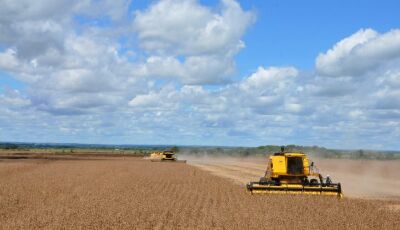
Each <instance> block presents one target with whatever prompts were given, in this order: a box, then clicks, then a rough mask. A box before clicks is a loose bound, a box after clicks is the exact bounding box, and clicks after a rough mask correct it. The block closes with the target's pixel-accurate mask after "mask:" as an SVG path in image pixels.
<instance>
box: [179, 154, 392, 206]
mask: <svg viewBox="0 0 400 230" xmlns="http://www.w3.org/2000/svg"><path fill="white" fill-rule="evenodd" d="M186 158H187V159H189V162H190V164H192V165H194V166H196V167H199V168H201V169H203V170H206V171H209V172H211V173H213V174H215V175H218V176H221V177H225V178H228V179H230V180H231V181H232V182H234V183H236V184H238V185H243V184H246V183H247V182H249V181H258V180H259V178H260V177H261V176H262V175H264V173H265V169H266V165H267V157H253V158H251V157H249V158H234V157H230V158H229V157H213V158H208V157H191V156H186ZM312 160H313V161H314V162H315V163H316V165H317V167H318V169H319V171H320V172H321V173H322V174H323V175H324V176H326V175H329V176H330V177H331V178H332V179H333V180H334V181H335V182H340V183H341V184H342V185H343V191H344V194H345V196H346V197H352V198H368V199H396V200H400V178H399V176H398V172H399V171H400V160H385V161H383V160H348V159H321V158H315V159H312Z"/></svg>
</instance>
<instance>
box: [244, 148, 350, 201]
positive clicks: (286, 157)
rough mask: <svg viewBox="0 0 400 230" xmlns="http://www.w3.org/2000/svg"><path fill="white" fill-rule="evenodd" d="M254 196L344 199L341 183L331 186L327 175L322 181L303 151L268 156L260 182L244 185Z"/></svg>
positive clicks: (282, 152)
mask: <svg viewBox="0 0 400 230" xmlns="http://www.w3.org/2000/svg"><path fill="white" fill-rule="evenodd" d="M247 190H248V191H249V192H251V193H252V194H253V193H267V194H268V193H272V194H274V193H275V194H310V195H332V196H337V197H339V198H342V197H343V193H342V187H341V185H340V183H332V181H331V179H330V178H329V176H327V177H326V178H323V177H322V175H321V174H320V173H319V172H318V170H317V168H316V167H315V166H314V162H311V163H310V161H309V159H308V157H307V155H306V154H304V153H302V152H284V149H283V148H282V151H281V152H280V153H275V154H273V155H272V156H270V157H269V162H268V165H267V170H266V172H265V175H264V176H263V177H261V178H260V181H259V182H250V183H248V184H247Z"/></svg>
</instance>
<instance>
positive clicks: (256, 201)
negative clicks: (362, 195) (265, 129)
mask: <svg viewBox="0 0 400 230" xmlns="http://www.w3.org/2000/svg"><path fill="white" fill-rule="evenodd" d="M243 173H246V172H243ZM247 173H248V172H247ZM0 178H1V179H0V229H288V228H296V229H306V228H307V229H342V228H344V229H399V226H400V218H399V217H400V210H399V209H398V208H397V207H398V205H399V204H400V202H399V201H396V200H363V199H350V198H346V199H342V200H339V199H336V198H332V197H318V196H284V195H273V196H262V195H249V194H248V193H246V191H245V189H244V186H243V185H241V184H238V183H233V182H232V180H231V179H228V178H224V177H220V176H217V175H214V174H212V173H210V172H208V171H204V170H202V169H200V168H198V167H194V166H191V165H188V164H181V163H162V162H156V163H153V162H149V161H146V160H143V159H140V158H134V157H126V158H123V157H118V158H116V157H114V158H112V159H111V158H91V159H82V160H74V159H69V160H63V159H58V160H41V159H31V160H0Z"/></svg>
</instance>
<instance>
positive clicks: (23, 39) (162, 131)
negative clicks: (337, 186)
mask: <svg viewBox="0 0 400 230" xmlns="http://www.w3.org/2000/svg"><path fill="white" fill-rule="evenodd" d="M0 5H1V6H2V7H1V8H0V141H3V142H8V141H16V142H42V143H43V142H45V143H55V142H57V143H93V144H95V143H97V144H167V145H218V146H260V145H270V144H274V145H284V144H297V145H320V146H325V147H329V148H339V149H387V150H400V141H399V140H400V100H399V98H400V14H399V13H398V9H400V3H399V2H398V1H377V0H371V1H361V0H358V1H357V0H353V1H343V0H335V1H317V0H308V1H288V0H286V1H285V0H279V1H278V0H247V1H244V0H243V1H239V0H236V1H235V0H161V1H145V0H132V1H130V0H81V1H78V0H59V1H52V0H37V1H28V0H21V1H10V0H0Z"/></svg>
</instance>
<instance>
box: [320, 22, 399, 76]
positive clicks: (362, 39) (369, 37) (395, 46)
mask: <svg viewBox="0 0 400 230" xmlns="http://www.w3.org/2000/svg"><path fill="white" fill-rule="evenodd" d="M399 58H400V30H398V29H395V30H391V31H389V32H387V33H384V34H379V33H378V32H376V31H374V30H372V29H365V30H359V31H358V32H356V33H355V34H353V35H351V36H350V37H347V38H345V39H343V40H342V41H340V42H338V43H337V44H336V45H335V46H334V47H333V48H332V49H330V50H328V51H327V52H326V53H322V54H320V55H319V56H318V57H317V59H316V69H317V71H318V73H319V74H321V75H327V76H335V77H336V76H359V75H363V74H365V73H367V72H368V71H371V70H375V69H377V68H379V67H381V66H384V65H388V64H391V62H393V61H395V62H396V63H397V64H398V63H399Z"/></svg>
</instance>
